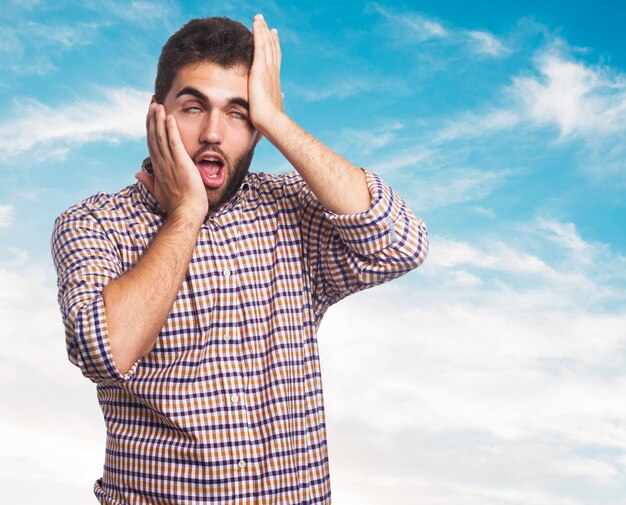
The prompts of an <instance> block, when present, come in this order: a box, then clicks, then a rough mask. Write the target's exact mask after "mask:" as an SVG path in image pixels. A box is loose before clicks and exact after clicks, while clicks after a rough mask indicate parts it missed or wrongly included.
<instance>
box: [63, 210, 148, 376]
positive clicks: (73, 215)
mask: <svg viewBox="0 0 626 505" xmlns="http://www.w3.org/2000/svg"><path fill="white" fill-rule="evenodd" d="M72 210H73V211H72ZM84 210H85V209H84V208H74V209H70V210H69V211H67V212H66V213H64V214H62V215H61V216H59V218H58V219H57V220H56V222H55V226H54V230H53V234H52V240H51V246H52V257H53V260H54V264H55V267H56V270H57V276H58V277H57V279H58V280H57V287H58V302H59V308H60V310H61V315H62V317H63V323H64V326H65V338H66V346H67V352H68V357H69V359H70V361H71V362H72V363H73V364H75V365H76V366H77V367H78V368H80V370H81V372H82V373H83V375H84V376H85V377H87V378H89V379H90V380H91V381H93V382H95V383H98V384H101V383H113V382H124V381H128V380H130V379H132V377H133V376H134V374H135V370H136V368H137V365H138V363H135V365H134V366H133V367H132V368H131V370H130V371H129V372H128V373H126V374H125V375H124V374H121V373H120V372H119V370H118V369H117V367H116V366H115V363H114V361H113V356H112V353H111V347H110V344H109V336H108V330H107V323H106V315H105V308H104V298H103V296H102V290H103V289H104V287H105V286H106V285H107V284H108V283H109V282H110V281H111V280H113V279H115V278H117V277H119V276H120V275H121V274H122V273H123V272H122V266H121V261H120V259H119V256H118V254H117V251H116V247H115V245H114V244H113V243H112V242H111V241H110V240H109V239H108V237H107V236H106V233H105V232H104V231H103V230H102V228H101V227H100V225H99V223H98V222H97V221H96V220H95V219H94V218H93V217H92V216H90V215H89V214H88V212H84Z"/></svg>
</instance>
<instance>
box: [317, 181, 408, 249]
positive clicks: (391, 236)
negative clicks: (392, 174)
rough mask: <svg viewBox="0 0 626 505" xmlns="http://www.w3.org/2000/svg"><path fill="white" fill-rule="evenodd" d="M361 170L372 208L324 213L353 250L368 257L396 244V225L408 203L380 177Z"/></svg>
mask: <svg viewBox="0 0 626 505" xmlns="http://www.w3.org/2000/svg"><path fill="white" fill-rule="evenodd" d="M362 170H363V172H364V173H365V180H366V183H367V189H368V190H369V192H370V195H371V197H372V202H371V204H370V206H369V208H368V209H367V210H366V211H365V212H361V213H358V214H335V213H334V212H330V211H325V215H326V218H327V219H328V220H329V221H331V222H332V223H333V225H334V227H335V229H336V230H337V232H338V233H339V235H340V237H341V239H342V240H343V242H344V243H345V244H346V245H347V246H348V247H349V248H350V249H352V250H353V251H354V252H356V253H358V254H361V255H363V256H369V255H371V254H375V253H377V252H379V251H381V250H383V249H385V248H386V247H389V246H390V245H392V244H394V243H395V242H396V231H395V222H396V220H397V218H398V216H399V215H400V213H401V212H402V210H403V209H404V207H405V204H404V201H403V200H402V199H401V198H400V197H399V196H398V195H397V194H395V192H394V191H393V190H392V189H391V187H389V185H388V184H386V183H385V182H383V181H382V179H381V178H380V177H378V175H376V174H375V173H373V172H370V171H369V170H366V169H362Z"/></svg>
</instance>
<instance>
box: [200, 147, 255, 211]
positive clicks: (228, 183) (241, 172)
mask: <svg viewBox="0 0 626 505" xmlns="http://www.w3.org/2000/svg"><path fill="white" fill-rule="evenodd" d="M255 147H256V142H254V143H253V145H252V147H251V148H250V149H249V150H248V151H246V152H245V153H243V154H242V155H241V156H239V158H237V159H236V160H235V161H234V162H231V161H230V158H229V157H228V156H227V155H226V153H225V152H224V151H222V149H221V148H220V147H219V146H217V145H215V144H208V145H205V146H203V147H202V148H201V149H200V150H198V152H197V153H196V154H195V155H194V157H193V159H197V157H198V156H199V155H200V154H202V153H205V152H215V153H218V154H221V155H222V156H223V158H224V161H225V162H226V165H225V166H224V168H223V169H222V170H226V180H225V181H224V185H223V186H222V187H220V188H215V189H213V188H206V194H207V199H208V201H209V214H212V213H213V212H215V211H216V210H217V209H219V208H220V207H221V206H222V205H224V204H225V203H227V202H228V201H230V199H231V198H232V197H233V196H235V194H236V193H237V191H239V188H240V187H241V184H242V183H243V180H244V179H245V177H246V175H248V172H249V171H250V164H251V163H252V157H253V156H254V148H255Z"/></svg>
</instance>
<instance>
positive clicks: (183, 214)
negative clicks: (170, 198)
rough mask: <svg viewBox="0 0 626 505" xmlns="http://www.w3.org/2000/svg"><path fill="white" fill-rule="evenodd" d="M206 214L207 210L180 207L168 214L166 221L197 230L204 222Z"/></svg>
mask: <svg viewBox="0 0 626 505" xmlns="http://www.w3.org/2000/svg"><path fill="white" fill-rule="evenodd" d="M207 212H208V209H207V208H204V209H203V208H193V207H188V206H182V205H181V206H179V207H177V208H175V209H173V210H172V212H170V213H168V215H167V221H169V222H171V223H173V224H177V225H180V226H184V227H191V228H199V227H200V225H202V223H203V222H204V218H205V217H206V215H207Z"/></svg>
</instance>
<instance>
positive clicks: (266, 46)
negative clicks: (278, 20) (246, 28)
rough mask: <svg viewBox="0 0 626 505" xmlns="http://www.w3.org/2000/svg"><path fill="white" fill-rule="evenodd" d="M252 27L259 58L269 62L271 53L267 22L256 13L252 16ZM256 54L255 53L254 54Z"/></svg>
mask: <svg viewBox="0 0 626 505" xmlns="http://www.w3.org/2000/svg"><path fill="white" fill-rule="evenodd" d="M253 28H254V29H255V30H256V31H255V32H254V33H255V37H256V38H255V43H256V41H257V40H258V41H259V49H260V51H259V59H261V58H263V60H264V61H265V62H266V63H271V61H272V55H271V47H272V41H271V38H270V35H269V28H268V26H267V23H266V22H265V18H264V17H263V15H262V14H257V15H256V16H255V17H254V25H253ZM255 56H256V54H255Z"/></svg>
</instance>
